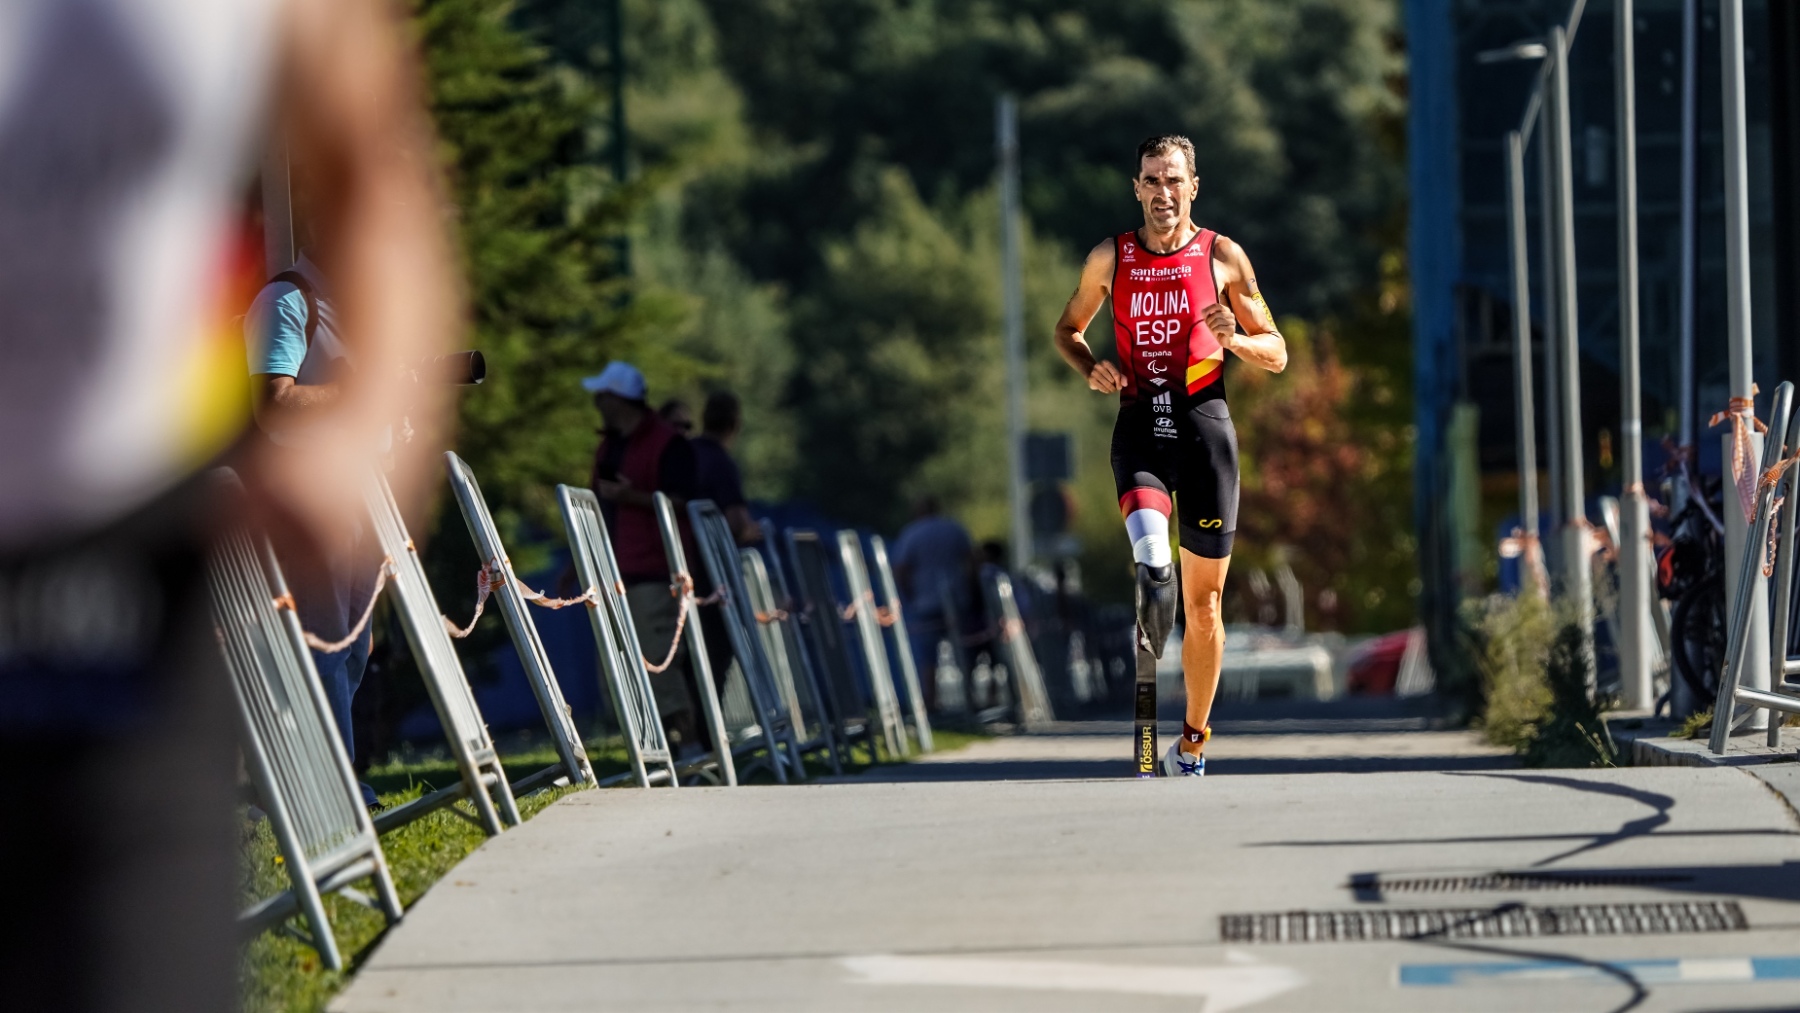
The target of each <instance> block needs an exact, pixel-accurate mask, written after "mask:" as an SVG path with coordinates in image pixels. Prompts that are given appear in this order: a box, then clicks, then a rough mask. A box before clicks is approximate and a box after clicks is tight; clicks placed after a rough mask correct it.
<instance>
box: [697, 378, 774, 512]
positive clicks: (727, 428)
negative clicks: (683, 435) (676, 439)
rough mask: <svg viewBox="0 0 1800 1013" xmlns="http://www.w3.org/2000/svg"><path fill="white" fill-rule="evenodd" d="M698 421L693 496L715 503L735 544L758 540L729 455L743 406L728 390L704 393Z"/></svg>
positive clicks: (740, 425)
mask: <svg viewBox="0 0 1800 1013" xmlns="http://www.w3.org/2000/svg"><path fill="white" fill-rule="evenodd" d="M700 424H701V426H702V427H703V430H702V432H701V433H700V435H699V436H698V437H695V439H694V441H693V444H694V478H695V483H696V485H695V488H696V493H695V498H697V499H709V500H712V501H713V502H714V503H715V504H717V505H718V507H719V512H720V513H722V514H724V515H725V520H726V521H727V522H729V523H730V524H731V534H732V537H733V538H736V539H737V542H738V544H739V545H752V544H755V543H756V542H760V541H762V527H761V526H760V525H758V524H757V523H756V518H754V517H751V516H750V502H749V501H748V500H746V499H745V498H744V476H743V473H742V472H740V471H739V470H738V464H737V460H736V459H734V458H733V457H732V456H731V445H732V444H733V443H736V442H737V438H738V433H739V432H741V431H742V430H743V425H744V408H743V405H742V403H741V402H739V401H738V396H737V395H736V394H733V393H732V392H730V391H728V390H719V391H714V392H713V393H711V394H709V395H707V397H706V407H705V408H704V409H703V410H702V411H701V413H700Z"/></svg>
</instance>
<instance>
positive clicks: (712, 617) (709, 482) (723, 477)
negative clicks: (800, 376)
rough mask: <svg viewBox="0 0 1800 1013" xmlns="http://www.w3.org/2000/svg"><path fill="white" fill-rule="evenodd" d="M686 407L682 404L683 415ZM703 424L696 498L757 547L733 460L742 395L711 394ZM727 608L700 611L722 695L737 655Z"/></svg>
mask: <svg viewBox="0 0 1800 1013" xmlns="http://www.w3.org/2000/svg"><path fill="white" fill-rule="evenodd" d="M686 407H687V406H686V405H683V406H682V408H683V410H685V409H686ZM700 424H701V426H702V427H703V428H704V430H705V431H704V432H702V433H701V434H700V435H699V436H697V437H695V438H694V439H693V440H692V441H690V442H692V444H693V447H694V498H695V499H708V500H712V501H713V504H714V505H715V506H717V507H718V508H719V512H720V513H722V514H724V515H725V523H726V524H728V525H730V526H731V537H732V539H733V540H734V541H736V542H737V544H739V545H754V544H756V543H757V542H760V541H762V527H761V526H760V525H758V524H757V523H756V519H755V518H754V517H751V516H750V504H749V502H748V501H747V500H745V499H744V479H743V476H742V475H741V474H740V473H739V472H738V466H737V461H735V460H733V459H732V457H731V445H732V443H734V442H736V440H737V436H738V431H739V430H740V429H741V428H742V427H743V406H742V405H741V404H740V403H739V402H738V398H737V395H736V394H733V393H731V392H730V391H726V390H720V391H714V392H713V393H711V394H709V395H707V397H706V407H705V408H703V409H702V410H701V412H700ZM701 569H705V568H704V567H702V568H701ZM723 608H724V606H723V604H722V603H719V602H714V603H713V604H711V605H702V606H700V632H701V633H702V634H703V635H704V636H705V638H706V656H707V660H708V661H709V662H711V664H712V673H713V680H714V682H716V683H717V684H718V687H719V689H720V691H721V692H723V691H724V688H725V673H726V670H727V669H729V668H730V667H731V662H732V660H733V659H734V658H735V657H736V656H737V655H736V652H735V651H733V650H732V647H731V633H730V631H729V630H727V629H726V628H725V614H724V611H723Z"/></svg>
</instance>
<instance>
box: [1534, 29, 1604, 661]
mask: <svg viewBox="0 0 1800 1013" xmlns="http://www.w3.org/2000/svg"><path fill="white" fill-rule="evenodd" d="M1549 85H1550V90H1549V94H1548V95H1547V96H1546V97H1547V101H1546V102H1545V103H1544V104H1545V107H1546V108H1545V112H1547V113H1550V114H1551V115H1550V116H1549V117H1548V119H1547V121H1546V122H1545V124H1544V125H1545V126H1546V127H1548V128H1549V129H1548V130H1546V131H1545V132H1544V138H1545V140H1546V141H1548V142H1549V147H1550V150H1551V163H1552V164H1553V166H1554V167H1555V177H1556V178H1555V180H1554V183H1555V216H1554V217H1555V220H1556V266H1557V273H1558V275H1559V276H1560V279H1559V280H1560V284H1558V286H1557V290H1556V296H1557V298H1556V300H1555V303H1556V305H1555V307H1554V311H1555V314H1556V318H1557V320H1556V330H1557V333H1558V337H1560V338H1561V344H1562V348H1561V355H1560V356H1559V359H1560V360H1561V362H1560V366H1561V374H1562V375H1561V377H1560V379H1561V381H1562V383H1561V386H1562V444H1563V446H1562V467H1563V480H1562V494H1563V502H1562V515H1563V516H1562V530H1561V538H1560V539H1559V542H1560V547H1561V550H1562V551H1561V552H1560V553H1559V555H1560V556H1561V564H1562V565H1561V567H1560V569H1561V570H1562V593H1563V595H1564V597H1565V598H1567V599H1568V601H1569V603H1570V605H1571V606H1572V607H1573V608H1574V610H1575V614H1574V618H1575V622H1576V624H1577V626H1578V627H1579V629H1580V630H1581V651H1580V664H1581V665H1582V666H1583V668H1584V670H1585V673H1586V682H1587V686H1588V691H1589V693H1590V694H1591V693H1592V692H1593V689H1594V678H1595V673H1594V649H1593V648H1594V610H1593V599H1594V589H1593V573H1592V571H1591V570H1590V569H1589V566H1590V563H1589V547H1590V536H1589V534H1588V525H1587V509H1586V499H1587V494H1586V484H1585V482H1584V479H1583V476H1582V470H1583V467H1582V452H1581V331H1580V328H1579V326H1578V321H1579V316H1578V311H1577V305H1576V299H1575V215H1574V210H1575V181H1574V171H1573V166H1572V165H1571V159H1570V157H1569V156H1570V152H1569V35H1568V32H1567V31H1566V30H1565V29H1564V28H1563V26H1561V25H1556V26H1555V27H1553V28H1551V29H1550V80H1549Z"/></svg>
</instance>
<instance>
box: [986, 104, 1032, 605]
mask: <svg viewBox="0 0 1800 1013" xmlns="http://www.w3.org/2000/svg"><path fill="white" fill-rule="evenodd" d="M994 114H995V121H996V122H995V127H996V133H997V134H998V135H999V143H1000V285H1001V300H1002V312H1003V317H1004V324H1005V338H1006V463H1007V493H1008V498H1009V499H1010V501H1011V507H1012V563H1013V569H1015V570H1019V571H1023V569H1024V567H1025V564H1027V563H1029V562H1030V561H1031V555H1032V553H1031V518H1030V515H1029V514H1027V513H1026V505H1025V287H1024V267H1023V265H1022V263H1021V247H1022V245H1023V240H1022V238H1021V236H1020V234H1019V107H1018V103H1016V102H1014V101H1013V97H1012V96H1011V95H1002V96H1001V97H1000V100H999V102H998V103H997V104H996V105H995V108H994Z"/></svg>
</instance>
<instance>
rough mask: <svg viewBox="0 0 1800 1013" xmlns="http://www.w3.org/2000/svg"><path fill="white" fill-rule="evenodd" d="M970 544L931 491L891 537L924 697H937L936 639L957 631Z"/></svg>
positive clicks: (965, 590)
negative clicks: (892, 537) (907, 520)
mask: <svg viewBox="0 0 1800 1013" xmlns="http://www.w3.org/2000/svg"><path fill="white" fill-rule="evenodd" d="M973 551H974V546H973V543H971V542H970V540H969V532H968V531H967V530H966V529H964V528H963V526H962V525H961V524H959V523H957V522H956V520H955V518H952V517H946V516H944V514H943V513H942V512H940V508H939V506H938V501H937V498H936V497H934V496H925V497H922V498H921V499H920V500H919V502H918V505H917V506H916V507H915V508H914V511H913V521H912V523H910V524H908V525H907V526H906V527H904V528H902V529H901V531H900V537H899V538H897V539H895V541H894V553H893V563H894V582H895V583H897V584H899V585H900V599H901V603H902V605H903V607H904V608H905V610H906V632H907V639H908V640H910V641H911V642H912V652H913V659H914V661H915V662H916V663H917V664H918V666H919V673H920V675H921V677H922V678H921V681H922V682H923V683H924V686H923V689H924V691H925V699H926V701H927V703H928V704H930V705H932V706H935V705H936V702H937V680H936V678H934V677H933V674H934V673H935V672H936V671H937V658H938V644H939V643H940V642H942V641H943V639H944V638H945V637H950V636H958V635H960V634H961V632H962V631H961V629H960V625H961V624H960V623H959V622H958V621H957V617H958V616H960V615H961V614H962V612H963V611H964V610H965V609H966V608H967V603H966V597H967V593H968V586H969V564H970V561H971V559H972V556H973Z"/></svg>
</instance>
